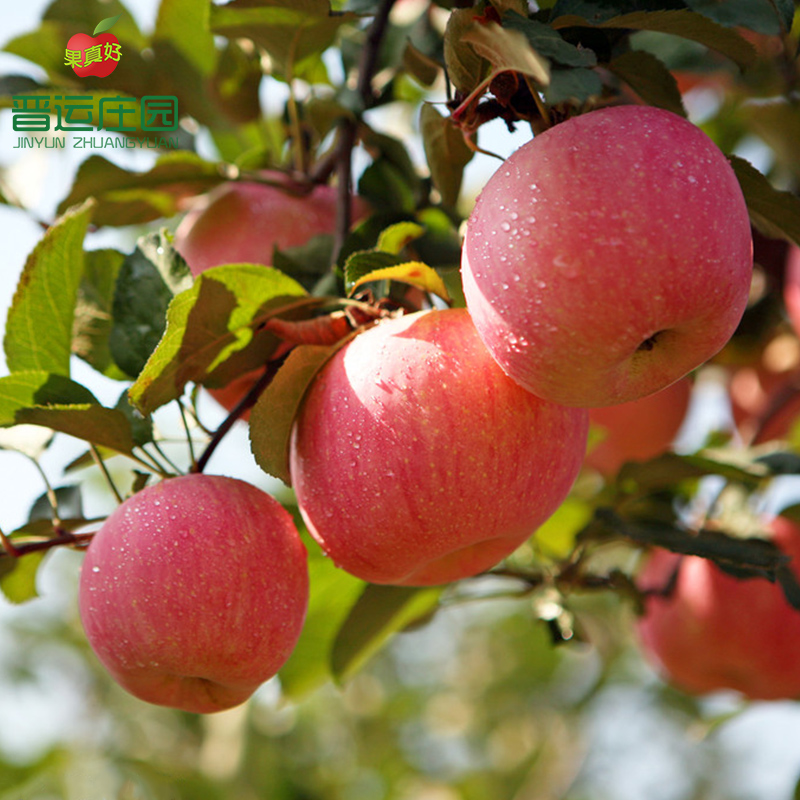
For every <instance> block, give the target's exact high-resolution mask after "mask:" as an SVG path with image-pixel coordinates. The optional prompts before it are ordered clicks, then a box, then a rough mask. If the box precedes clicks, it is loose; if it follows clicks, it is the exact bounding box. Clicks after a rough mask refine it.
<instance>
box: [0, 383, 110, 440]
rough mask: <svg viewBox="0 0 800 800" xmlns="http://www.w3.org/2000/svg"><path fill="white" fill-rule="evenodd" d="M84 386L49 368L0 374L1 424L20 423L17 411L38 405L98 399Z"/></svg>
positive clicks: (93, 401)
mask: <svg viewBox="0 0 800 800" xmlns="http://www.w3.org/2000/svg"><path fill="white" fill-rule="evenodd" d="M96 402H97V399H96V398H95V396H94V395H93V394H92V393H91V392H90V391H89V390H88V389H87V388H86V387H84V386H81V385H80V384H79V383H75V381H71V380H70V379H69V378H66V377H64V376H63V375H58V374H51V373H49V372H42V371H31V372H15V373H12V374H11V375H6V376H4V377H2V378H0V427H8V426H10V425H15V424H17V422H18V420H17V419H16V415H17V412H18V411H19V410H20V409H24V408H33V407H39V406H50V405H63V404H79V405H83V404H86V403H96Z"/></svg>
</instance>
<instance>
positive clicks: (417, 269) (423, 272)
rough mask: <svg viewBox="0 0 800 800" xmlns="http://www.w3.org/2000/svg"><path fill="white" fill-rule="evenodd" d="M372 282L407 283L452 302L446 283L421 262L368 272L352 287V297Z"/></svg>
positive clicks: (409, 262) (406, 263)
mask: <svg viewBox="0 0 800 800" xmlns="http://www.w3.org/2000/svg"><path fill="white" fill-rule="evenodd" d="M370 281H398V282H399V283H407V284H409V285H411V286H416V287H417V288H418V289H422V291H423V292H430V293H431V294H435V295H437V296H438V297H441V298H442V300H444V301H445V302H446V303H449V302H450V295H449V294H448V292H447V287H446V286H445V285H444V281H443V280H442V279H441V278H440V277H439V274H438V273H437V272H436V270H435V269H432V268H431V267H429V266H428V265H427V264H423V263H422V262H421V261H404V262H403V263H402V264H397V265H396V266H393V267H384V268H383V269H376V270H373V271H372V272H368V273H367V274H366V275H362V276H361V277H360V278H359V279H358V280H357V281H355V282H354V283H353V284H352V286H350V294H351V295H352V294H353V292H355V290H356V289H357V288H358V287H359V286H362V285H363V284H365V283H369V282H370Z"/></svg>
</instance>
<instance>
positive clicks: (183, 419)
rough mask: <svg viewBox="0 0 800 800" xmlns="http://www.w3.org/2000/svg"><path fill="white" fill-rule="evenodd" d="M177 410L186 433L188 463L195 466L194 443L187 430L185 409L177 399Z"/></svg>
mask: <svg viewBox="0 0 800 800" xmlns="http://www.w3.org/2000/svg"><path fill="white" fill-rule="evenodd" d="M178 410H179V412H180V415H181V422H182V423H183V429H184V431H186V446H187V447H188V448H189V463H191V464H196V463H197V457H196V456H195V452H194V441H193V440H192V433H191V431H190V430H189V420H188V419H186V409H185V408H184V407H183V403H182V402H181V401H180V398H179V399H178Z"/></svg>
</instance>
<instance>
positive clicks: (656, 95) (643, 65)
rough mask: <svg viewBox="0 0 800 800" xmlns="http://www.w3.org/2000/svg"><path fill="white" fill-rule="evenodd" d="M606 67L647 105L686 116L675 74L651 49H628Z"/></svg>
mask: <svg viewBox="0 0 800 800" xmlns="http://www.w3.org/2000/svg"><path fill="white" fill-rule="evenodd" d="M608 68H609V69H610V70H611V71H612V72H613V73H614V74H615V75H616V76H617V77H618V78H621V79H622V80H623V81H625V83H627V84H628V86H630V87H631V89H633V90H634V91H635V92H636V94H638V95H639V97H641V98H642V100H644V101H645V102H646V103H648V104H649V105H651V106H658V107H659V108H665V109H666V110H667V111H672V112H673V113H674V114H679V115H680V116H682V117H685V116H686V109H685V108H684V107H683V98H682V97H681V92H680V89H678V82H677V81H676V80H675V76H674V75H673V74H672V73H671V72H670V71H669V70H668V69H667V67H666V66H665V65H664V63H663V62H662V61H661V60H660V59H659V58H657V57H656V56H654V55H653V54H652V53H648V52H647V51H646V50H629V51H628V52H627V53H623V54H622V55H621V56H617V58H615V59H613V60H612V61H611V62H610V63H609V64H608Z"/></svg>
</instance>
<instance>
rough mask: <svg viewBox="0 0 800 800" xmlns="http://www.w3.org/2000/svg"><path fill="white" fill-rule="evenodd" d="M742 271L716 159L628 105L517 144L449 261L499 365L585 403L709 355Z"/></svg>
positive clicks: (747, 246) (745, 280) (610, 398)
mask: <svg viewBox="0 0 800 800" xmlns="http://www.w3.org/2000/svg"><path fill="white" fill-rule="evenodd" d="M751 273H752V240H751V234H750V222H749V218H748V213H747V208H746V206H745V202H744V197H743V195H742V191H741V189H740V187H739V183H738V181H737V180H736V176H735V174H734V172H733V169H732V168H731V166H730V164H729V163H728V161H727V159H726V158H725V156H724V155H723V154H722V153H721V152H720V151H719V149H718V148H717V146H716V145H715V144H714V143H713V142H712V141H711V139H709V138H708V136H706V134H705V133H703V132H702V131H701V130H700V129H699V128H697V127H696V126H695V125H693V124H691V123H689V122H687V121H686V120H685V119H683V118H682V117H679V116H677V115H675V114H672V113H671V112H668V111H663V110H661V109H656V108H650V107H643V106H617V107H612V108H605V109H600V110H596V111H591V112H589V113H587V114H584V115H582V116H578V117H574V118H572V119H570V120H567V121H566V122H563V123H561V124H558V125H556V126H555V127H553V128H551V129H549V130H548V131H546V132H544V133H542V134H539V135H538V136H536V137H535V138H534V139H533V140H532V141H531V142H528V143H527V144H525V145H523V146H522V147H521V148H520V149H519V150H517V151H516V152H515V153H514V154H512V156H511V157H510V158H509V159H508V160H507V161H506V163H505V164H504V166H502V167H500V169H499V170H498V171H497V172H496V173H495V174H494V175H493V176H492V178H491V179H490V180H489V181H488V183H487V184H486V186H485V187H484V189H483V191H482V192H481V195H480V197H479V198H478V200H477V202H476V204H475V208H474V210H473V211H472V214H471V216H470V218H469V221H468V224H467V233H466V238H465V242H464V248H463V251H462V276H463V282H464V292H465V295H466V299H467V307H468V308H469V311H470V313H471V314H472V318H473V320H474V321H475V326H476V327H477V329H478V332H479V334H480V335H481V338H482V339H483V341H484V342H485V344H486V345H487V347H488V348H489V350H490V351H491V353H492V355H493V356H494V357H495V358H496V359H497V361H498V363H499V364H500V366H501V367H502V368H503V369H504V370H505V371H506V373H507V374H508V375H510V376H511V377H512V378H514V380H516V381H518V382H519V383H520V385H522V386H524V387H526V388H527V389H529V390H530V391H532V392H534V393H535V394H537V395H539V396H540V397H543V398H545V399H547V400H551V401H553V402H558V403H563V404H565V405H575V406H585V407H593V406H604V405H613V404H620V403H625V402H629V401H631V400H635V399H636V398H638V397H643V396H645V395H648V394H652V393H653V392H656V391H658V390H660V389H663V388H665V387H666V386H668V385H669V384H671V383H673V382H674V381H676V380H678V378H680V377H682V376H683V375H685V374H687V373H688V372H690V371H691V370H692V369H694V368H695V367H697V366H698V365H700V364H702V363H703V362H705V361H706V360H707V359H709V358H710V357H711V356H713V355H714V354H715V353H716V352H717V351H719V350H720V349H721V348H722V347H723V345H724V344H725V343H726V342H727V341H728V339H729V338H730V336H731V335H732V333H733V332H734V330H735V328H736V326H737V324H738V322H739V320H740V319H741V317H742V314H743V312H744V309H745V305H746V303H747V297H748V292H749V287H750V278H751Z"/></svg>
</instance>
